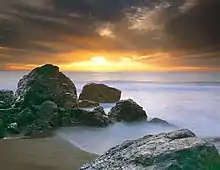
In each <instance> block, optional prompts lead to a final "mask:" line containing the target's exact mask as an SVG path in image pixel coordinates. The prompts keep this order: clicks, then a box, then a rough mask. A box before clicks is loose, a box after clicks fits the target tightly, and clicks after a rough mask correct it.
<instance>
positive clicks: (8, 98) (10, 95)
mask: <svg viewBox="0 0 220 170" xmlns="http://www.w3.org/2000/svg"><path fill="white" fill-rule="evenodd" d="M13 103H14V92H13V91H11V90H0V109H7V108H10V107H11V106H12V105H13Z"/></svg>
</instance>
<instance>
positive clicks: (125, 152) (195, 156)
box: [81, 129, 220, 170]
mask: <svg viewBox="0 0 220 170" xmlns="http://www.w3.org/2000/svg"><path fill="white" fill-rule="evenodd" d="M219 160H220V157H219V154H218V151H217V150H216V148H215V147H214V145H212V144H210V143H207V142H205V141H203V140H201V139H199V138H197V137H195V135H194V134H193V133H192V132H191V131H189V130H186V129H182V130H177V131H174V132H170V133H162V134H157V135H147V136H145V137H143V138H140V139H137V140H130V141H126V142H124V143H122V144H120V145H117V146H115V147H113V148H111V149H110V150H109V151H107V152H106V153H105V154H103V155H102V156H100V157H99V158H98V159H97V160H95V161H93V162H92V163H91V164H86V165H83V166H82V167H81V170H96V169H105V170H130V169H133V170H139V169H143V170H144V169H146V170H150V169H152V170H218V169H220V164H219Z"/></svg>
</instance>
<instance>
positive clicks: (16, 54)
mask: <svg viewBox="0 0 220 170" xmlns="http://www.w3.org/2000/svg"><path fill="white" fill-rule="evenodd" d="M219 17H220V1H219V0H7V1H6V0H0V70H26V69H32V68H33V67H36V66H38V65H42V64H45V63H52V64H57V65H59V66H60V67H61V69H62V70H74V71H143V70H148V71H163V70H169V71H172V70H175V71H176V70H220V20H219Z"/></svg>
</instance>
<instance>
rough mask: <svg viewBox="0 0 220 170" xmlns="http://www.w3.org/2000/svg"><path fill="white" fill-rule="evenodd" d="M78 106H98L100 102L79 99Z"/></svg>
mask: <svg viewBox="0 0 220 170" xmlns="http://www.w3.org/2000/svg"><path fill="white" fill-rule="evenodd" d="M78 106H79V108H91V107H98V106H99V103H98V102H94V101H89V100H79V101H78Z"/></svg>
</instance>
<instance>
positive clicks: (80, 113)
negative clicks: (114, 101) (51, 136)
mask: <svg viewBox="0 0 220 170" xmlns="http://www.w3.org/2000/svg"><path fill="white" fill-rule="evenodd" d="M109 124H110V121H109V119H108V116H107V115H106V114H105V111H104V109H103V108H102V107H97V108H95V109H94V110H92V111H88V110H83V109H68V110H67V111H65V113H63V116H62V126H76V125H81V126H96V127H105V126H108V125H109Z"/></svg>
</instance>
